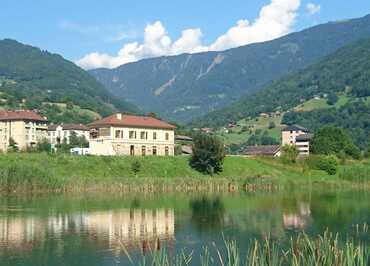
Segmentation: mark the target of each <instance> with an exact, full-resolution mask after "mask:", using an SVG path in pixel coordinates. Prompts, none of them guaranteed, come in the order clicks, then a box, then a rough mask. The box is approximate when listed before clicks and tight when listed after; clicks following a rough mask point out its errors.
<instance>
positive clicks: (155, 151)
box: [153, 146, 157, 156]
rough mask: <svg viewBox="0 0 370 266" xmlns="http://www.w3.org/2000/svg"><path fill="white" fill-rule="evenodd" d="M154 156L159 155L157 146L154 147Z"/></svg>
mask: <svg viewBox="0 0 370 266" xmlns="http://www.w3.org/2000/svg"><path fill="white" fill-rule="evenodd" d="M153 155H154V156H155V155H157V147H156V146H153Z"/></svg>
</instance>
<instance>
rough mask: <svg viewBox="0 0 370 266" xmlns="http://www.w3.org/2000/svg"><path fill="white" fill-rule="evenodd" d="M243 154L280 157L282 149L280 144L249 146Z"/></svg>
mask: <svg viewBox="0 0 370 266" xmlns="http://www.w3.org/2000/svg"><path fill="white" fill-rule="evenodd" d="M242 154H243V155H246V156H272V157H280V155H281V151H280V146H279V145H261V146H247V147H246V148H245V149H244V150H243V152H242Z"/></svg>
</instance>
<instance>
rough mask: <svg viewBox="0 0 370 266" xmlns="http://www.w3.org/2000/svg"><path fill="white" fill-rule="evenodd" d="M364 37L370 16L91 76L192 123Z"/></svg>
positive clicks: (147, 107) (117, 92) (368, 32)
mask: <svg viewBox="0 0 370 266" xmlns="http://www.w3.org/2000/svg"><path fill="white" fill-rule="evenodd" d="M364 36H370V15H367V16H365V17H362V18H357V19H352V20H346V21H345V22H330V23H326V24H321V25H317V26H314V27H312V28H309V29H305V30H303V31H300V32H295V33H291V34H289V35H286V36H283V37H281V38H278V39H276V40H272V41H268V42H262V43H256V44H250V45H247V46H242V47H238V48H232V49H229V50H226V51H221V52H215V51H213V52H203V53H198V54H182V55H177V56H163V57H158V58H149V59H143V60H140V61H138V62H134V63H129V64H125V65H122V66H120V67H118V68H115V69H102V68H100V69H95V70H91V71H89V72H90V73H91V74H92V75H93V76H95V77H96V78H97V79H98V80H99V81H100V82H102V83H103V84H104V85H105V86H106V88H107V89H108V90H109V91H110V92H111V93H113V94H114V95H116V96H117V97H125V98H126V99H127V100H129V101H130V102H132V103H134V104H137V105H140V107H142V108H143V110H144V111H146V112H147V111H153V112H157V113H158V114H159V115H161V116H163V117H164V118H167V119H175V120H177V121H182V122H188V121H190V120H192V119H193V118H194V117H200V116H202V115H204V114H205V113H208V112H210V111H213V110H217V109H221V108H223V107H226V106H227V105H229V104H230V103H232V102H234V101H237V100H238V99H239V98H240V97H242V96H244V95H248V94H252V93H254V92H255V91H257V90H258V89H261V88H262V87H263V86H264V85H266V84H267V83H268V82H270V81H272V80H275V79H277V78H280V77H282V76H283V75H285V74H287V73H291V72H294V71H297V70H299V69H303V68H304V67H307V66H309V65H311V64H314V63H317V62H318V61H319V60H320V59H321V58H323V57H324V56H327V55H329V54H330V53H332V52H334V51H335V50H336V49H338V48H340V47H343V46H345V45H346V44H349V43H352V42H355V41H357V40H359V39H361V38H363V37H364ZM317 47H320V49H318V48H317Z"/></svg>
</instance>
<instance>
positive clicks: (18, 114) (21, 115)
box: [0, 111, 47, 122]
mask: <svg viewBox="0 0 370 266" xmlns="http://www.w3.org/2000/svg"><path fill="white" fill-rule="evenodd" d="M9 120H33V121H42V122H46V121H47V119H46V118H44V117H42V116H40V115H39V114H37V113H35V112H32V111H0V121H9Z"/></svg>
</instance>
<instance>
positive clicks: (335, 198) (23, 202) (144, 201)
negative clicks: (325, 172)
mask: <svg viewBox="0 0 370 266" xmlns="http://www.w3.org/2000/svg"><path fill="white" fill-rule="evenodd" d="M364 223H367V224H370V195H369V193H366V192H358V191H355V192H354V191H353V192H351V191H349V192H348V191H346V192H317V191H316V192H312V191H308V190H304V191H294V190H292V191H281V192H274V193H263V192H260V193H237V194H220V195H208V194H181V193H178V194H159V195H153V194H152V195H144V194H135V195H117V194H112V193H101V194H93V195H91V194H90V195H88V194H87V195H38V196H32V197H31V196H28V197H27V196H23V197H15V196H0V265H1V266H3V265H25V266H26V265H27V266H41V265H48V266H52V265H76V266H77V265H78V266H84V265H86V266H87V265H89V266H93V265H107V266H108V265H109V266H110V265H132V264H134V265H136V264H137V263H138V261H139V260H140V259H139V258H141V257H142V255H141V254H148V253H151V250H158V249H162V250H163V249H165V250H166V251H167V252H168V254H169V256H175V254H178V253H179V252H180V251H181V250H184V249H186V250H187V252H191V251H193V252H194V253H193V256H194V257H196V256H197V255H198V254H199V252H201V250H202V247H203V246H204V245H208V246H210V247H212V246H214V245H216V246H222V245H223V243H224V240H223V239H224V238H225V239H235V240H237V243H238V245H239V247H240V249H241V250H246V249H247V247H248V245H250V243H251V241H252V240H253V239H255V238H261V237H263V236H266V235H270V236H271V237H272V238H274V239H279V240H282V241H284V239H289V237H290V236H291V235H294V234H297V233H298V232H301V231H303V230H304V231H305V232H307V233H308V234H310V235H316V234H318V233H323V232H324V231H325V230H326V229H327V228H329V229H330V230H331V231H334V232H340V233H341V236H347V235H348V236H351V234H353V232H354V231H355V230H356V225H357V224H360V225H362V224H364ZM364 240H365V242H367V243H368V244H369V243H370V238H369V235H366V236H365V239H364ZM213 243H214V244H213ZM128 255H129V257H130V259H131V260H132V261H133V262H130V259H128ZM194 265H197V264H196V263H194Z"/></svg>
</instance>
